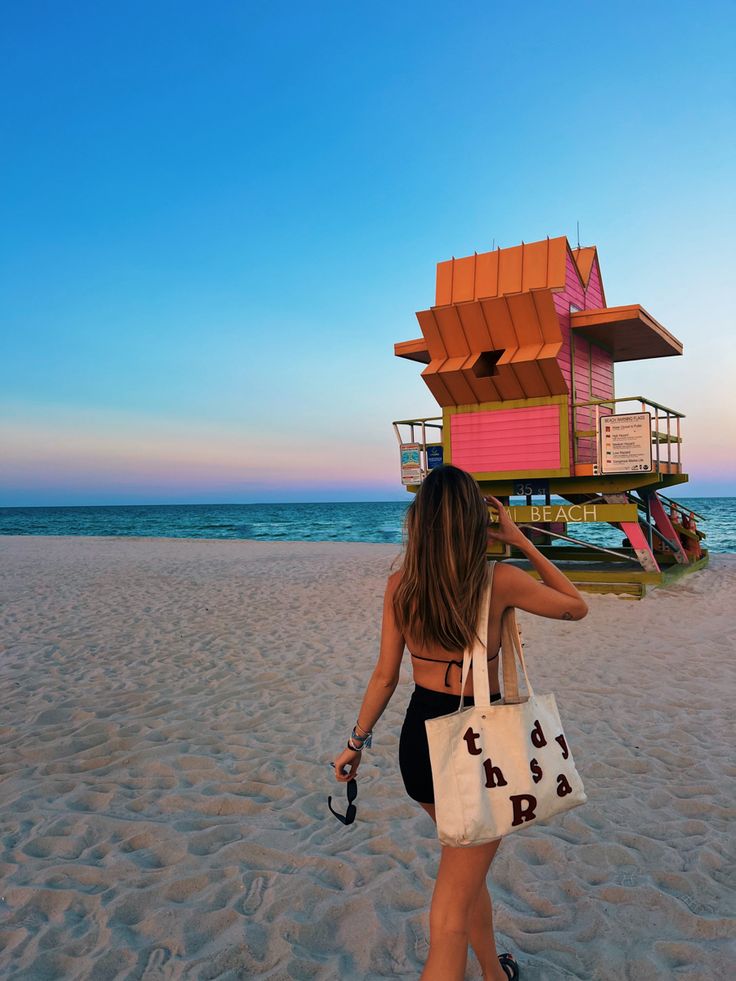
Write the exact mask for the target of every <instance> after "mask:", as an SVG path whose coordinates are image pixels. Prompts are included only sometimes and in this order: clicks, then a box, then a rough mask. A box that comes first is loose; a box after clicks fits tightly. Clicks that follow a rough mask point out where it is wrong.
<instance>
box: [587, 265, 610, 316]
mask: <svg viewBox="0 0 736 981" xmlns="http://www.w3.org/2000/svg"><path fill="white" fill-rule="evenodd" d="M603 306H605V303H604V302H603V290H602V288H601V271H600V269H599V267H598V260H597V259H595V260H594V262H593V266H592V268H591V270H590V278H589V279H588V286H587V288H586V290H585V308H584V309H591V310H594V309H596V308H597V307H603Z"/></svg>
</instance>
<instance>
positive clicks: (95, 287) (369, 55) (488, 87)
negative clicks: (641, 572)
mask: <svg viewBox="0 0 736 981" xmlns="http://www.w3.org/2000/svg"><path fill="white" fill-rule="evenodd" d="M735 19H736V18H735V16H734V8H733V5H732V4H727V3H709V2H706V3H703V4H699V5H697V6H695V5H693V4H690V3H678V2H675V3H659V2H655V3H647V4H644V5H639V4H634V3H628V2H623V3H615V4H608V5H587V6H585V7H584V8H581V7H580V6H579V5H573V4H565V3H536V2H534V3H527V4H524V5H513V4H506V5H501V4H498V3H477V2H469V3H460V4H453V5H432V4H428V3H413V2H410V3H402V4H386V3H373V4H371V5H364V6H362V7H359V6H358V5H355V4H352V5H349V4H344V3H314V4H281V5H278V6H277V5H267V4H251V3H234V2H230V3H226V2H223V3H218V4H213V5H207V6H205V5H202V4H194V3H188V2H177V3H153V4H151V3H147V4H142V3H128V2H126V3H121V4H90V3H77V4H74V5H70V4H64V5H61V4H54V3H43V4H42V3H35V2H27V3H24V4H16V5H12V6H7V7H6V8H5V10H4V25H3V32H2V38H1V39H0V44H1V45H2V58H1V59H0V82H1V83H2V90H3V92H4V93H5V98H4V100H3V105H2V108H1V109H0V117H1V120H2V129H3V134H4V139H3V143H4V152H3V155H2V164H1V166H2V170H3V179H2V189H1V192H0V193H1V194H2V203H1V207H2V226H3V230H4V235H3V236H2V240H1V241H0V288H1V292H0V295H2V297H3V308H4V310H3V315H2V321H1V322H2V330H3V343H2V349H3V357H2V360H1V362H0V451H2V458H3V460H2V464H0V504H5V505H24V504H65V503H78V504H85V503H90V504H104V503H124V502H127V501H130V502H148V501H150V502H157V501H162V502H165V501H171V502H188V501H203V502H204V501H259V500H264V501H267V500H335V499H352V500H369V499H383V500H386V499H391V498H399V499H400V498H402V497H403V491H402V489H401V487H400V484H399V481H398V473H397V462H396V457H397V450H396V445H395V442H394V437H393V433H392V430H391V426H390V423H391V420H392V419H394V418H405V417H407V416H418V415H432V414H435V412H436V410H437V407H436V404H435V403H434V401H433V399H432V398H431V396H430V394H429V392H428V390H427V389H426V387H425V386H424V383H423V382H422V381H421V378H420V376H419V370H418V366H416V365H414V364H412V363H410V362H405V361H401V360H399V359H396V358H394V357H393V343H394V342H395V341H399V340H406V339H408V338H411V337H415V336H417V335H418V333H419V331H418V327H417V324H416V320H415V318H414V311H416V310H421V309H424V308H426V307H427V306H429V305H430V304H431V303H432V302H433V291H434V270H435V263H436V262H437V261H438V260H441V259H445V258H448V257H450V256H451V255H453V254H454V255H466V254H468V253H470V252H473V251H474V250H478V251H483V250H486V249H489V248H491V245H492V242H493V241H494V240H495V242H496V244H500V245H501V246H508V245H514V244H517V243H519V242H521V241H522V239H523V240H525V241H533V240H535V239H539V238H543V237H544V236H545V235H550V236H552V237H553V236H557V235H561V234H567V235H568V237H569V238H570V240H571V242H572V244H575V242H576V222H578V221H579V222H580V242H581V244H583V245H589V244H595V245H597V246H598V249H599V255H600V258H601V264H602V271H603V279H604V284H605V287H606V294H607V301H608V303H609V305H616V304H622V303H641V304H642V305H643V306H644V307H645V308H646V309H647V310H648V311H649V312H650V313H652V314H653V315H654V316H655V317H656V318H657V319H658V320H659V321H660V322H661V323H663V324H664V325H665V326H666V327H667V328H668V329H669V330H670V331H671V332H672V333H674V334H675V335H676V336H677V337H679V338H680V339H681V340H682V341H683V342H684V344H685V356H684V357H683V358H681V359H663V360H660V361H650V362H642V363H639V364H629V365H622V366H620V367H619V368H618V369H617V380H616V388H617V392H618V393H620V394H625V393H626V392H628V391H630V392H631V393H632V394H644V395H648V396H649V397H651V398H653V399H655V400H657V401H659V402H663V403H665V404H667V405H671V406H673V407H675V408H677V409H679V410H681V411H683V412H685V413H686V414H687V416H688V419H687V421H686V424H685V427H686V428H685V437H686V442H685V447H684V453H685V459H686V462H687V464H688V470H689V472H690V474H691V484H690V485H689V489H688V493H692V494H724V493H725V494H728V493H733V488H734V485H735V482H736V463H735V462H734V454H733V445H734V438H735V437H736V408H734V402H733V400H732V397H731V390H732V388H733V381H732V379H733V378H734V372H735V371H736V358H735V356H734V351H735V347H736V346H735V345H734V315H733V311H734V300H735V299H736V297H735V296H734V288H733V279H734V277H733V268H734V258H735V256H734V247H733V237H734V236H733V231H732V229H733V225H734V218H736V214H735V212H736V208H735V207H734V192H733V186H734V157H735V156H736V154H735V153H734V132H736V129H735V128H734V122H736V120H735V119H734V104H735V100H734V95H735V88H736V86H735V85H734V72H733V69H732V68H731V67H730V63H731V62H732V53H733V48H734V41H736V31H735V30H734V20H735Z"/></svg>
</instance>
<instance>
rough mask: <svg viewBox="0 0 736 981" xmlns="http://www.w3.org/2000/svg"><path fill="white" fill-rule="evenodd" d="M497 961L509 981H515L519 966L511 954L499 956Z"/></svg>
mask: <svg viewBox="0 0 736 981" xmlns="http://www.w3.org/2000/svg"><path fill="white" fill-rule="evenodd" d="M498 959H499V961H500V962H501V967H502V968H503V969H504V971H505V972H506V977H507V978H509V981H517V979H518V977H519V965H518V964H517V963H516V961H515V960H514V957H513V954H499V955H498Z"/></svg>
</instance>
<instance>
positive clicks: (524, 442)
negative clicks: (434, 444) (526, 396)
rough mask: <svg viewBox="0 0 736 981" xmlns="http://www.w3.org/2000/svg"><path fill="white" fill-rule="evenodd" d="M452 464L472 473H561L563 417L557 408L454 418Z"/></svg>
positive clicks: (532, 407) (524, 409)
mask: <svg viewBox="0 0 736 981" xmlns="http://www.w3.org/2000/svg"><path fill="white" fill-rule="evenodd" d="M450 445H451V449H452V462H453V464H454V465H455V466H456V467H461V468H462V469H463V470H467V471H468V472H469V473H486V472H487V473H499V472H501V471H504V470H557V469H559V467H560V415H559V407H558V406H557V405H538V406H529V407H527V408H518V409H500V410H497V411H494V412H471V413H462V412H461V413H457V414H455V415H453V416H451V417H450Z"/></svg>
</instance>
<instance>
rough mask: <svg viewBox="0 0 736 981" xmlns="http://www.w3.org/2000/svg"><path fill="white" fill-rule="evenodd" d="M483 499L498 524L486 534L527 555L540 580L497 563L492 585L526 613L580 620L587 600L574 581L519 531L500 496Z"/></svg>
mask: <svg viewBox="0 0 736 981" xmlns="http://www.w3.org/2000/svg"><path fill="white" fill-rule="evenodd" d="M486 500H487V501H488V502H489V503H490V504H491V505H492V506H493V507H494V508H495V509H496V510H497V511H498V519H499V520H498V524H497V525H492V526H490V527H489V529H488V538H489V539H490V540H491V541H496V542H504V543H506V544H509V545H513V546H514V548H518V549H519V551H520V552H522V554H523V555H525V556H526V558H527V559H529V561H530V562H531V564H532V565H533V566H534V568H535V569H536V570H537V572H538V573H539V575H540V578H541V580H542V582H541V583H538V582H537V581H536V580H535V579H532V577H531V576H530V575H529V574H528V573H526V572H524V570H523V569H519V568H517V567H516V566H512V565H506V564H505V563H500V564H499V566H498V568H497V569H496V573H495V575H496V576H498V579H497V585H496V587H495V588H496V589H497V591H498V593H500V594H501V598H502V600H503V601H504V602H505V605H506V606H515V607H517V609H519V610H525V611H526V612H527V613H536V615H537V616H540V617H550V618H555V619H558V620H582V619H583V617H584V616H585V615H586V614H587V612H588V604H587V603H586V602H585V600H584V599H583V597H582V596H581V594H580V591H579V590H578V589H577V587H576V586H575V585H574V583H571V582H570V580H569V579H568V578H567V576H566V575H565V574H564V573H562V572H560V570H559V569H558V568H557V566H556V565H554V563H552V562H550V561H549V559H548V558H546V557H545V556H544V555H542V553H541V552H540V551H539V549H538V548H537V547H536V546H535V545H533V544H532V542H530V541H529V539H528V538H526V537H525V536H524V535H523V534H522V532H521V530H520V529H519V528H517V526H516V525H515V524H514V522H513V521H512V520H511V518H510V517H509V515H508V513H507V511H506V508H505V507H504V506H503V504H501V502H500V501H499V500H497V499H496V498H495V497H488V498H486ZM499 573H500V575H499Z"/></svg>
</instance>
